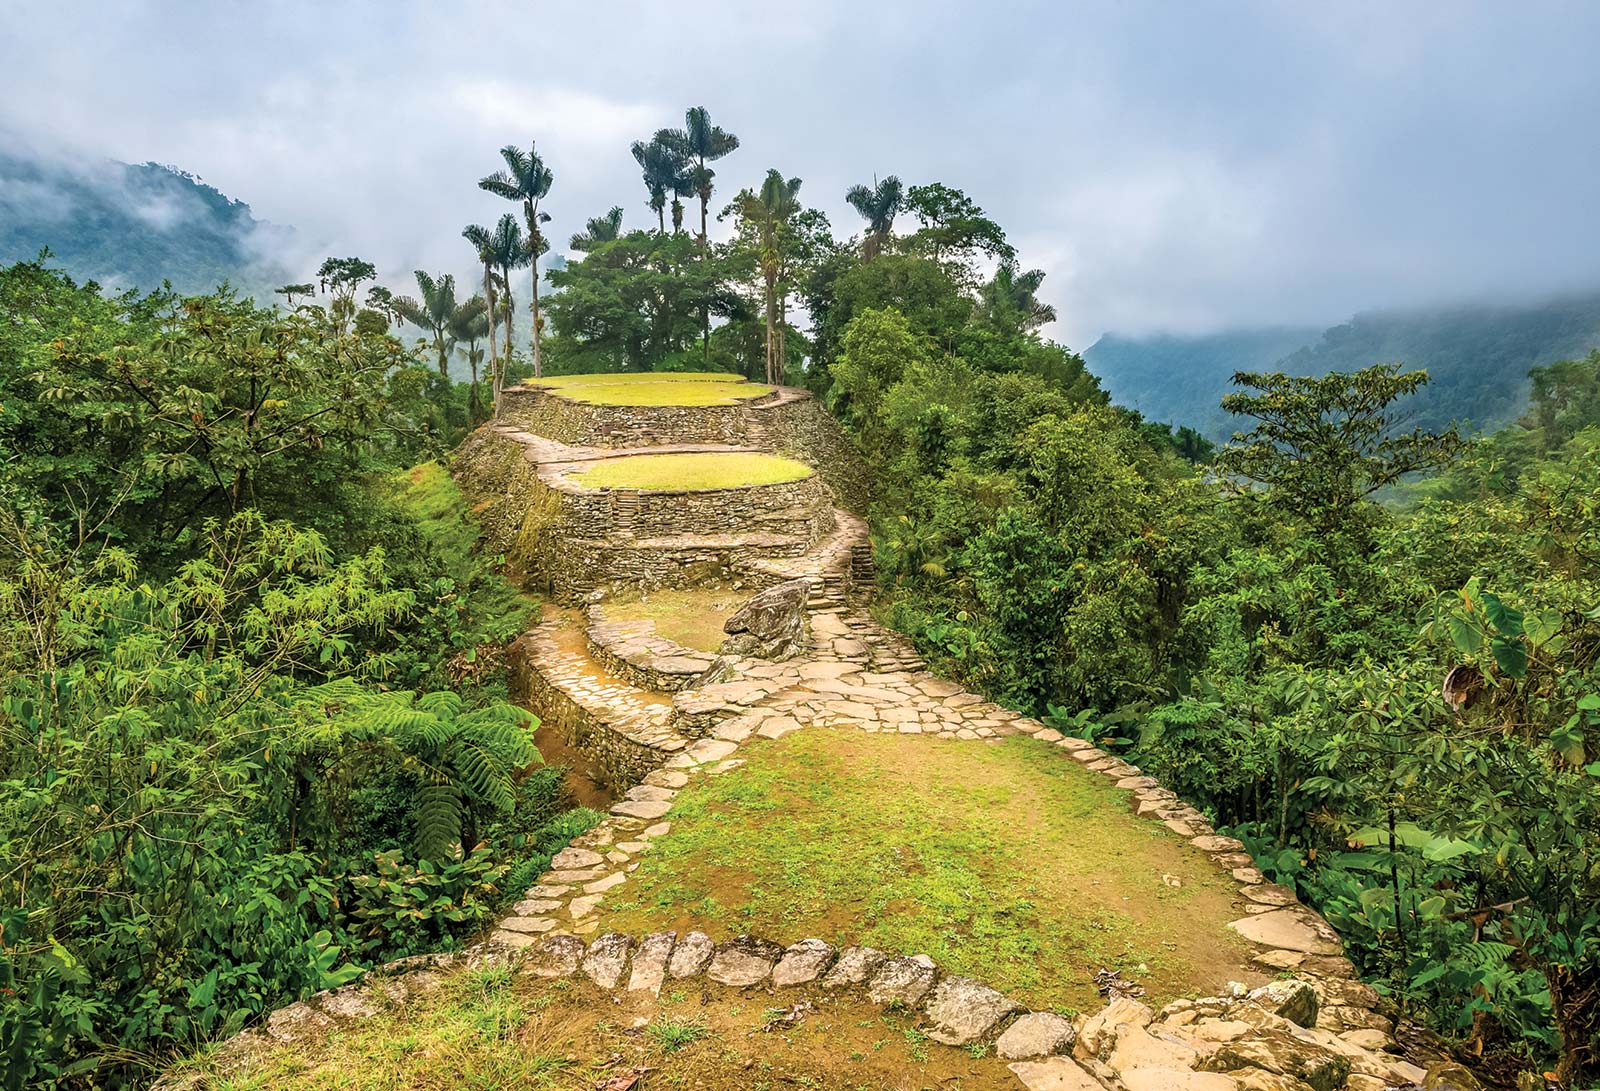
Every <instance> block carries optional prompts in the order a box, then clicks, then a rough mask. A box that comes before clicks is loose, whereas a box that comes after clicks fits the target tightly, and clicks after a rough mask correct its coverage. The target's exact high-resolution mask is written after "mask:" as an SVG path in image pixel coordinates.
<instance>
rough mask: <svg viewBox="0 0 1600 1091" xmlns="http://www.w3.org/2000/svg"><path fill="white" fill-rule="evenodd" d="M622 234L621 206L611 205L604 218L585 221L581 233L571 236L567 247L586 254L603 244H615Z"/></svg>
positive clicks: (599, 217) (597, 217)
mask: <svg viewBox="0 0 1600 1091" xmlns="http://www.w3.org/2000/svg"><path fill="white" fill-rule="evenodd" d="M620 234H622V206H621V205H612V206H611V211H610V212H607V213H606V214H605V215H604V216H595V217H594V218H592V219H590V220H587V221H585V223H584V225H583V231H582V232H580V233H579V234H576V235H574V236H572V238H571V239H569V240H568V241H567V245H568V246H571V247H572V249H574V250H576V251H578V252H579V253H588V252H589V251H590V250H593V249H594V248H595V247H597V246H599V245H600V244H601V243H603V242H615V241H616V238H617V236H618V235H620Z"/></svg>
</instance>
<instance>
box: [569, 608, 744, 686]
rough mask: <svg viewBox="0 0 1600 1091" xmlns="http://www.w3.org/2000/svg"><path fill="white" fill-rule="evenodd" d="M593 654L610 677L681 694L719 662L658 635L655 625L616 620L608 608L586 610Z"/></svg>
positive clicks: (587, 634)
mask: <svg viewBox="0 0 1600 1091" xmlns="http://www.w3.org/2000/svg"><path fill="white" fill-rule="evenodd" d="M584 618H585V620H586V621H587V623H588V624H587V625H586V626H585V631H584V636H585V637H586V638H587V640H588V641H589V652H590V654H591V655H593V656H594V658H595V662H597V663H599V664H600V665H601V666H602V667H604V668H605V669H606V671H607V672H608V673H610V674H614V675H616V676H617V677H618V678H621V679H623V680H624V681H626V682H628V683H630V684H632V685H635V686H638V687H639V688H640V689H647V690H660V691H661V692H663V693H677V692H678V691H680V690H685V689H688V688H689V687H690V686H692V685H694V683H695V682H697V681H698V680H699V679H700V677H701V676H702V675H703V674H705V672H706V671H708V670H710V669H711V667H712V664H713V663H715V662H716V658H717V657H716V655H715V654H713V653H711V652H705V651H701V650H700V649H698V648H686V647H684V646H683V645H682V644H679V643H677V642H676V641H673V640H668V639H667V638H666V637H664V636H659V635H657V633H656V625H655V622H653V621H650V620H648V619H646V620H641V621H613V620H611V618H610V617H609V616H607V614H606V609H605V607H604V606H602V605H600V604H598V603H596V604H594V605H591V606H589V607H587V608H586V609H585V610H584Z"/></svg>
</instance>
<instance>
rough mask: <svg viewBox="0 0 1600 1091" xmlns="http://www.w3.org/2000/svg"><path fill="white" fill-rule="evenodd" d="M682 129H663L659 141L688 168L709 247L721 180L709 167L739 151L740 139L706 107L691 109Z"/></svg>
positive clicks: (702, 237) (703, 241)
mask: <svg viewBox="0 0 1600 1091" xmlns="http://www.w3.org/2000/svg"><path fill="white" fill-rule="evenodd" d="M683 120H684V126H683V128H681V129H663V130H661V131H660V132H659V133H657V134H656V140H657V141H661V142H663V143H665V144H667V145H668V146H669V147H671V148H672V149H673V150H674V151H676V152H677V153H678V154H679V155H680V156H682V157H683V159H684V161H685V163H686V165H687V166H688V168H689V169H688V176H689V184H690V186H691V187H693V192H694V193H695V194H696V195H697V196H698V197H699V198H700V245H701V246H702V247H704V246H706V245H707V235H706V222H707V217H708V213H709V210H710V207H711V189H712V186H711V180H712V179H713V178H715V177H716V176H717V172H716V171H714V170H712V169H711V167H710V166H709V164H710V163H711V161H712V160H715V159H721V158H722V157H723V156H725V155H727V154H728V153H729V152H732V151H734V150H736V149H737V148H738V147H739V138H738V137H736V136H734V135H733V134H732V133H730V132H726V131H724V130H723V129H722V128H721V127H719V126H716V125H713V124H711V115H710V113H708V112H707V110H706V108H705V107H704V106H691V107H690V108H689V110H688V111H687V112H686V113H685V114H684V117H683Z"/></svg>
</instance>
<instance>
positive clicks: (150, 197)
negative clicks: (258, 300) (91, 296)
mask: <svg viewBox="0 0 1600 1091" xmlns="http://www.w3.org/2000/svg"><path fill="white" fill-rule="evenodd" d="M289 234H290V231H289V229H287V228H281V227H274V226H273V225H271V224H267V223H263V222H261V221H259V220H257V219H255V218H254V217H253V216H252V215H251V212H250V206H249V205H247V204H245V203H244V202H242V201H235V200H232V199H230V198H229V197H227V196H226V195H225V194H223V193H220V192H219V191H217V190H216V189H214V188H212V187H211V186H208V185H206V184H205V183H203V182H201V181H200V180H199V179H198V178H196V177H194V176H193V175H190V174H186V173H184V172H182V171H179V170H176V169H174V168H172V167H165V166H161V165H159V164H156V163H144V164H140V165H138V166H132V165H129V164H126V163H117V162H114V161H111V160H104V161H102V162H100V163H98V164H92V165H83V166H78V165H74V166H71V167H68V166H64V165H61V164H56V163H49V162H44V161H41V160H36V159H29V158H24V157H21V156H18V155H16V154H14V153H9V152H5V151H0V264H4V263H7V262H12V261H24V260H28V259H31V258H33V257H35V256H37V255H38V253H39V251H40V250H41V249H43V248H45V247H49V249H50V252H51V253H52V254H53V255H54V262H53V264H55V265H57V266H59V267H60V268H62V269H65V270H66V271H67V272H68V273H70V274H71V275H72V276H73V277H75V278H77V279H79V280H95V281H98V282H100V283H101V284H103V285H105V286H106V287H110V288H128V287H137V288H144V289H150V288H159V287H160V286H161V283H162V281H163V280H169V281H171V282H172V285H173V287H174V288H176V289H178V290H179V291H182V292H204V291H209V290H211V289H212V288H215V287H216V286H217V284H219V283H220V282H221V281H223V280H229V281H231V282H232V283H233V284H234V285H235V286H237V287H240V288H243V289H245V290H247V291H250V292H252V293H264V292H268V291H270V290H271V289H272V288H273V287H275V286H276V285H277V284H280V283H282V282H283V280H284V279H286V276H285V274H284V272H283V270H281V269H280V268H278V267H277V263H276V262H275V261H274V260H273V259H272V258H271V256H270V255H271V253H272V252H273V251H274V250H275V249H276V248H277V246H278V245H281V243H282V242H283V241H284V240H285V238H286V237H287V236H288V235H289Z"/></svg>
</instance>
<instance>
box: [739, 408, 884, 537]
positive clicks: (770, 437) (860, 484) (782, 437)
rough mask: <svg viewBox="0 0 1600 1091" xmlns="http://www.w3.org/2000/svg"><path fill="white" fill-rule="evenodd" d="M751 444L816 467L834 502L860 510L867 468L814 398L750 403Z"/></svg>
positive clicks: (867, 495)
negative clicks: (758, 403)
mask: <svg viewBox="0 0 1600 1091" xmlns="http://www.w3.org/2000/svg"><path fill="white" fill-rule="evenodd" d="M747 412H748V415H749V417H750V420H751V422H752V424H753V428H752V432H751V443H752V444H753V445H754V446H759V447H761V448H763V449H765V450H769V451H774V452H777V453H779V454H785V455H789V456H790V457H792V458H798V459H800V460H801V461H802V462H806V463H809V464H810V465H812V466H814V467H816V469H817V472H818V473H820V474H821V475H822V477H823V479H824V480H825V481H827V483H828V487H829V488H831V489H832V490H833V495H834V499H835V500H836V501H837V502H838V504H839V506H840V507H843V508H845V509H846V510H848V511H852V512H855V513H856V514H857V515H865V514H866V512H867V504H868V502H869V501H870V500H871V498H872V471H871V469H870V468H869V467H868V466H867V461H866V459H865V458H864V457H862V454H861V448H860V447H858V446H856V442H855V440H853V439H851V438H850V435H849V433H847V432H846V431H845V430H844V428H843V427H842V426H841V425H840V424H839V422H838V421H837V420H835V419H834V418H833V416H832V414H830V413H829V412H828V411H827V410H826V409H824V408H823V407H822V406H821V405H820V404H819V403H818V402H817V400H816V399H815V398H812V397H809V396H807V397H801V398H795V399H793V400H789V401H780V402H772V403H767V404H765V405H758V406H753V407H751V408H750V409H749V410H748V411H747Z"/></svg>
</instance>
